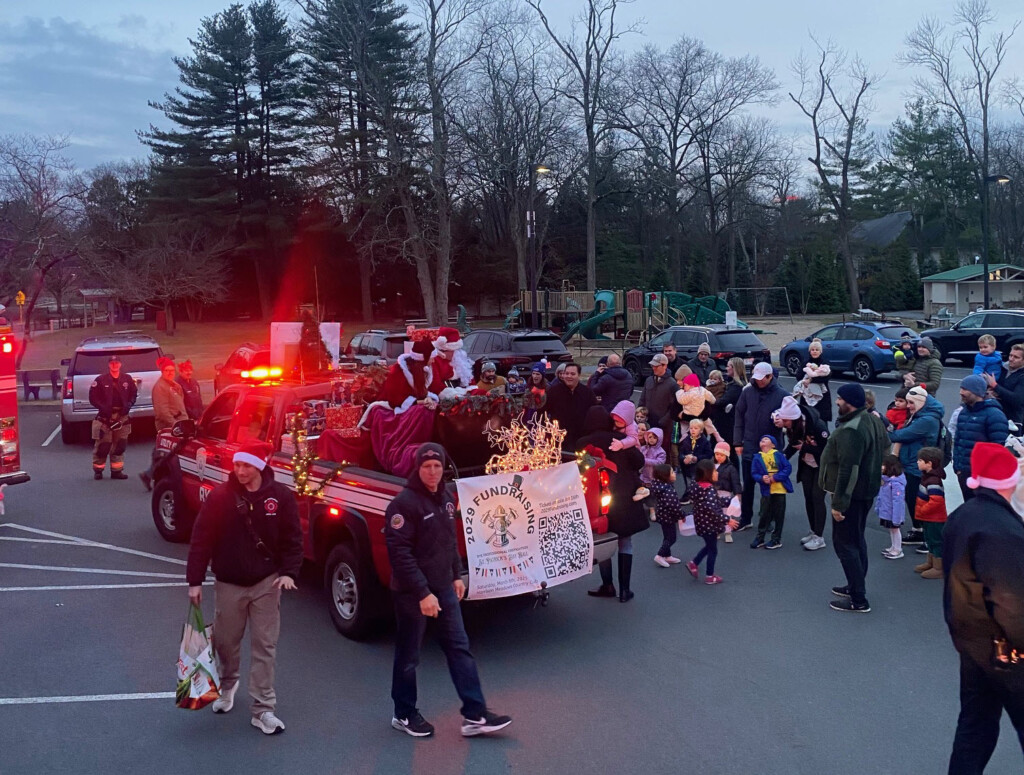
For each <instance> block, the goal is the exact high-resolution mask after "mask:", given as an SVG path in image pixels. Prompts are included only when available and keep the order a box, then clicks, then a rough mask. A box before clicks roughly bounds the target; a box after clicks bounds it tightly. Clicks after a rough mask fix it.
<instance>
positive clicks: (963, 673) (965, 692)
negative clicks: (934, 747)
mask: <svg viewBox="0 0 1024 775" xmlns="http://www.w3.org/2000/svg"><path fill="white" fill-rule="evenodd" d="M1004 708H1005V709H1006V712H1007V713H1008V714H1009V716H1010V721H1011V722H1012V723H1013V728H1014V729H1016V730H1017V739H1018V740H1019V741H1020V746H1021V750H1024V670H1021V668H1020V667H1017V668H1014V669H1012V670H995V669H993V668H991V667H989V666H987V665H986V666H984V667H983V666H982V665H979V664H978V663H977V662H975V661H974V659H972V658H971V657H969V656H967V655H966V654H961V655H960V717H959V718H958V719H957V722H956V736H955V737H954V738H953V754H952V756H950V757H949V775H981V773H982V772H983V771H984V769H985V765H986V764H988V760H989V759H990V758H992V752H993V751H994V750H995V749H996V741H997V740H998V739H999V719H1000V717H1001V716H1002V715H1003V709H1004Z"/></svg>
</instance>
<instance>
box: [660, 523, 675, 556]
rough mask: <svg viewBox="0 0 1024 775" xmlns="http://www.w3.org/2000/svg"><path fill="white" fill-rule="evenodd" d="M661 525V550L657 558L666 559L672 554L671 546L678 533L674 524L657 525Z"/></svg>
mask: <svg viewBox="0 0 1024 775" xmlns="http://www.w3.org/2000/svg"><path fill="white" fill-rule="evenodd" d="M659 524H660V525H661V536H662V541H661V548H660V549H659V550H658V556H659V557H668V556H669V555H671V554H672V544H674V543H675V542H676V537H677V536H678V535H679V531H678V530H677V529H676V526H675V524H674V523H670V524H665V523H664V522H661V523H659Z"/></svg>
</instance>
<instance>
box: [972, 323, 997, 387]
mask: <svg viewBox="0 0 1024 775" xmlns="http://www.w3.org/2000/svg"><path fill="white" fill-rule="evenodd" d="M974 373H975V374H991V375H992V376H993V377H995V378H996V379H999V376H1000V375H1001V374H1002V373H1003V356H1002V355H1000V354H999V353H998V352H996V338H995V337H994V336H992V334H982V335H981V336H979V337H978V354H977V355H975V356H974Z"/></svg>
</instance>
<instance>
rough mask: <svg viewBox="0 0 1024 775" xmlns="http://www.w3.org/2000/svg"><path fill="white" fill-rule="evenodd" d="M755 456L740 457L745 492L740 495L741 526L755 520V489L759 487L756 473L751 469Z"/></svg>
mask: <svg viewBox="0 0 1024 775" xmlns="http://www.w3.org/2000/svg"><path fill="white" fill-rule="evenodd" d="M753 462H754V459H753V458H750V457H742V458H740V466H741V469H742V471H741V474H742V477H743V493H742V494H741V496H740V527H743V526H744V525H749V524H750V523H751V522H753V521H754V491H755V490H756V489H757V482H755V481H754V474H753V473H752V472H751V470H750V465H751V463H753Z"/></svg>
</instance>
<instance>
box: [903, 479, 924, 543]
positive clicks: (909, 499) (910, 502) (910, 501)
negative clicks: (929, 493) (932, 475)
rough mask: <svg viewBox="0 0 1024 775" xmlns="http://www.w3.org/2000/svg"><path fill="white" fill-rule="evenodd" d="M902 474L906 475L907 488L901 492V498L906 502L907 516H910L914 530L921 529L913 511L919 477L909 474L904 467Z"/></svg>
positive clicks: (915, 507) (919, 484) (915, 506)
mask: <svg viewBox="0 0 1024 775" xmlns="http://www.w3.org/2000/svg"><path fill="white" fill-rule="evenodd" d="M903 475H904V476H906V477H907V489H906V490H905V491H904V493H903V496H904V498H903V500H904V501H906V504H907V516H908V517H909V518H910V523H911V524H912V525H913V526H914V530H921V529H922V527H921V523H920V522H918V520H917V517H915V516H914V512H915V511H916V510H917V490H918V488H919V487H920V486H921V477H920V476H914V475H911V474H910V473H908V472H907V471H906V469H904V471H903Z"/></svg>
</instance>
